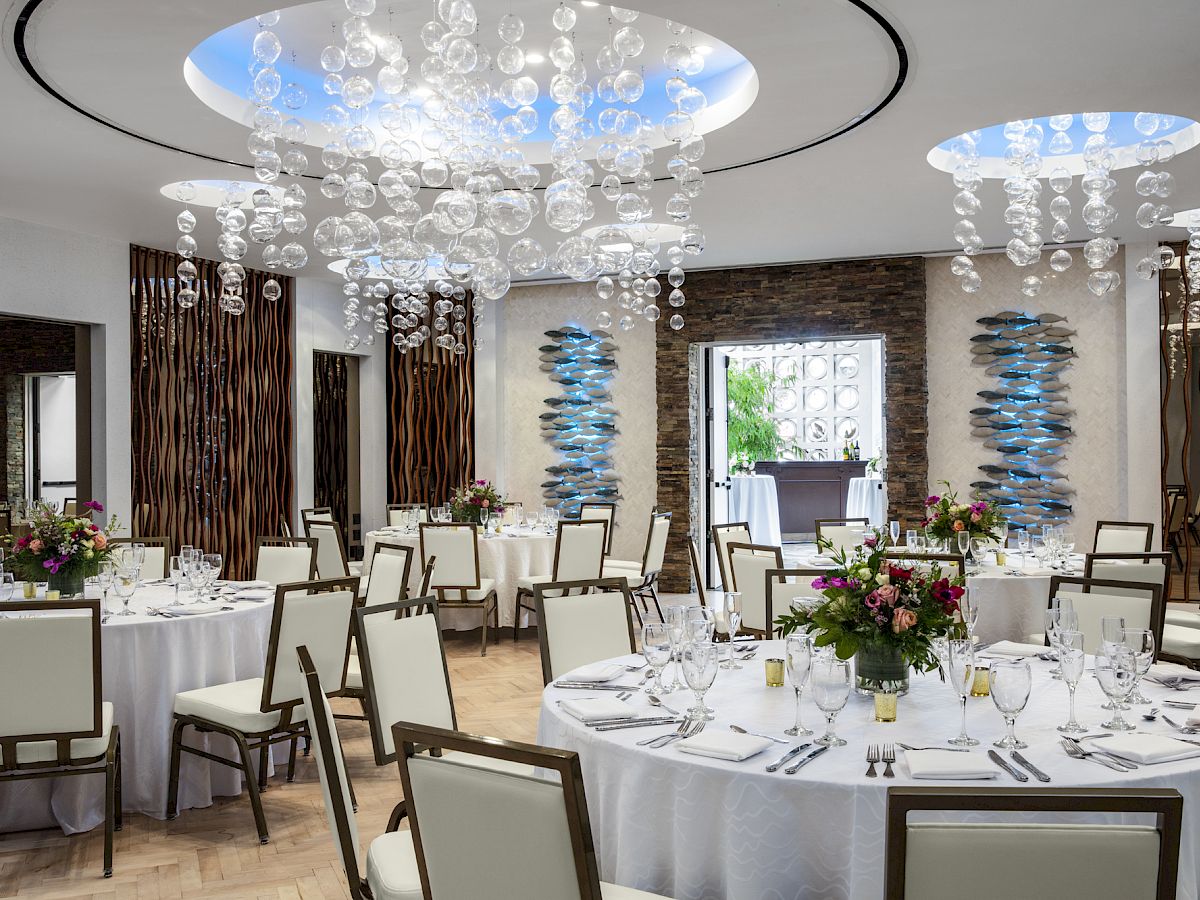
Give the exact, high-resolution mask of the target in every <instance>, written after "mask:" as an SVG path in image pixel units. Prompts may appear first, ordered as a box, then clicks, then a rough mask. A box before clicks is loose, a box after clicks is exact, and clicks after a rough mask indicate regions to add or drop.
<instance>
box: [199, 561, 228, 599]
mask: <svg viewBox="0 0 1200 900" xmlns="http://www.w3.org/2000/svg"><path fill="white" fill-rule="evenodd" d="M224 564H225V561H224V560H223V559H222V558H221V554H220V553H206V554H204V567H205V568H204V576H205V583H206V586H207V587H208V592H209V593H210V594H211V593H212V591H213V587H214V586H215V585H216V583H217V579H218V578H219V577H220V576H221V566H223V565H224Z"/></svg>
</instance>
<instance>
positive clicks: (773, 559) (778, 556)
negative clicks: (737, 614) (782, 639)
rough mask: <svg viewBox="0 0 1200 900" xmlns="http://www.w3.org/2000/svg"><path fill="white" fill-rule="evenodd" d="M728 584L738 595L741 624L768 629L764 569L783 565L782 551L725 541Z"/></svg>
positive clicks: (768, 610) (769, 620) (777, 548)
mask: <svg viewBox="0 0 1200 900" xmlns="http://www.w3.org/2000/svg"><path fill="white" fill-rule="evenodd" d="M727 547H728V549H729V571H730V574H731V576H732V584H733V586H732V588H726V590H734V591H737V592H738V593H739V594H741V595H742V625H744V626H745V627H746V628H749V629H750V630H751V631H762V632H764V633H765V632H769V631H771V621H772V620H771V610H770V609H768V608H767V572H769V571H771V570H772V569H782V568H783V551H782V550H781V549H780V548H779V547H772V546H770V545H768V544H739V543H737V542H736V541H735V542H733V543H730V544H728V545H727Z"/></svg>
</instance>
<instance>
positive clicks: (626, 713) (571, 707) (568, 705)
mask: <svg viewBox="0 0 1200 900" xmlns="http://www.w3.org/2000/svg"><path fill="white" fill-rule="evenodd" d="M559 705H560V706H561V707H562V708H563V710H564V711H565V712H566V713H568V714H569V715H572V716H574V717H575V718H577V719H578V720H579V721H581V722H583V723H585V724H586V723H588V722H599V721H602V720H604V719H632V718H633V717H634V715H635V713H634V711H633V710H632V709H631V708H630V707H629V704H627V703H623V702H622V701H620V700H617V699H616V698H615V697H584V698H582V699H579V700H564V701H563V702H562V703H561V704H559Z"/></svg>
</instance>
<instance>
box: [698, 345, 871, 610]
mask: <svg viewBox="0 0 1200 900" xmlns="http://www.w3.org/2000/svg"><path fill="white" fill-rule="evenodd" d="M703 353H704V365H703V379H702V381H703V384H702V396H703V402H704V408H705V417H704V432H705V433H704V435H703V442H702V454H701V455H702V461H701V466H700V471H701V472H703V473H704V476H705V477H704V481H705V484H704V485H703V489H702V492H701V496H700V498H699V499H700V501H701V502H700V504H699V505H700V508H701V512H702V517H701V522H702V525H703V527H704V532H703V533H704V537H705V540H706V541H707V540H708V536H709V534H710V532H709V526H710V525H712V524H722V523H726V522H748V523H749V525H750V533H751V537H752V538H753V540H754V542H755V543H758V544H772V545H779V544H782V545H783V546H784V553H785V557H787V558H792V557H794V556H795V554H796V552H799V551H800V548H799V547H798V546H793V545H801V544H805V543H807V542H811V541H813V540H814V539H815V531H816V526H815V523H816V520H817V519H836V518H847V517H849V518H857V517H865V518H868V519H869V520H871V523H872V524H884V523H883V517H884V516H885V514H886V513H885V511H886V508H887V501H886V488H885V485H884V481H883V473H884V469H885V465H884V459H883V453H884V447H885V446H886V440H885V437H886V436H885V421H884V414H883V410H884V390H883V384H884V381H883V374H884V343H883V338H882V337H880V336H876V335H870V336H864V337H858V336H855V337H832V338H822V339H814V340H805V341H781V342H778V343H771V344H736V343H731V344H713V345H710V346H706V347H704V349H703ZM706 556H707V559H708V562H707V572H706V573H705V577H706V579H707V585H706V586H708V587H716V586H717V584H718V583H719V570H718V566H717V565H716V557H715V553H714V550H713V548H712V547H711V546H710V547H709V552H708V553H707V554H706Z"/></svg>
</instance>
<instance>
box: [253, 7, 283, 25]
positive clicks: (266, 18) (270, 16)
mask: <svg viewBox="0 0 1200 900" xmlns="http://www.w3.org/2000/svg"><path fill="white" fill-rule="evenodd" d="M254 21H255V22H257V23H258V24H259V25H261V26H262V27H263V28H273V27H274V26H276V25H278V24H279V10H277V9H273V10H271V11H270V12H265V13H263V14H262V15H259V16H255V17H254Z"/></svg>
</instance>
